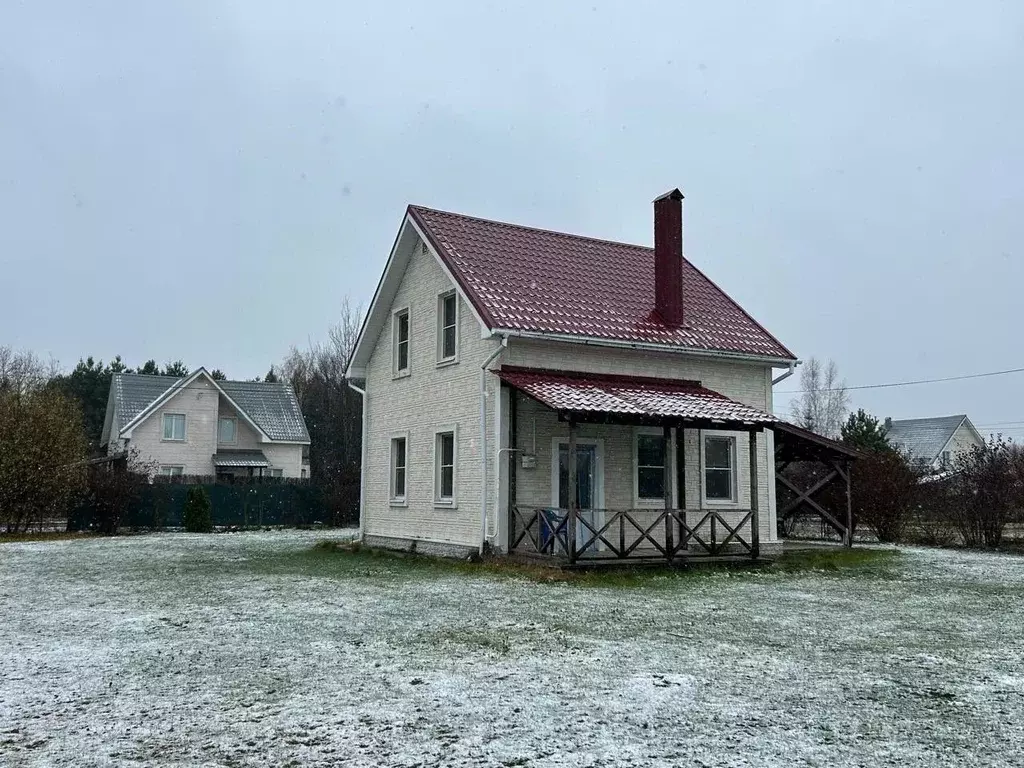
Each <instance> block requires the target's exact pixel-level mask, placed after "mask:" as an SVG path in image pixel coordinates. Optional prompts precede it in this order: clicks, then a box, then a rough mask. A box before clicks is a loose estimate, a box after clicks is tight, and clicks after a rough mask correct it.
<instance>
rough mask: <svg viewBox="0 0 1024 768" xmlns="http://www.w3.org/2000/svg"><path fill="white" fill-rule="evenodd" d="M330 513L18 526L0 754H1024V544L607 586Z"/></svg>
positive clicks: (609, 758) (662, 760)
mask: <svg viewBox="0 0 1024 768" xmlns="http://www.w3.org/2000/svg"><path fill="white" fill-rule="evenodd" d="M336 536H337V534H336V533H335V534H332V533H330V532H326V533H325V532H295V531H292V532H275V533H248V534H235V535H228V534H226V535H216V536H192V535H187V534H165V535H150V536H139V537H124V538H117V539H90V540H86V541H60V542H48V543H37V544H2V545H0V764H2V765H4V766H20V765H41V766H42V765H61V766H65V765H66V766H72V765H73V766H90V765H160V766H172V765H173V766H195V765H211V766H213V765H222V766H265V765H266V766H279V765H294V766H322V765H323V766H326V765H340V766H363V765H365V766H372V765H388V766H392V765H393V766H428V765H451V766H462V765H493V766H501V765H505V766H511V765H530V766H599V765H633V766H646V765H664V766H670V765H671V766H674V765H698V766H701V765H707V766H712V765H714V766H729V765H749V766H793V765H815V766H874V765H899V766H913V765H928V766H933V765H949V766H967V765H979V766H980V765H985V766H990V765H1011V764H1015V765H1021V764H1022V763H1021V761H1022V760H1024V758H1022V757H1021V755H1022V753H1021V745H1022V744H1024V559H1020V558H1014V557H1007V556H998V555H985V554H966V553H956V552H944V551H928V550H907V551H906V552H905V553H904V554H903V555H902V556H901V557H899V558H897V559H895V560H893V561H892V562H891V563H890V564H888V565H885V566H884V567H883V566H877V567H873V568H870V569H868V570H865V571H856V572H852V571H841V572H837V573H812V574H807V573H803V574H778V573H759V574H749V573H747V574H735V573H733V574H729V573H716V574H713V575H701V576H690V577H685V578H672V579H665V578H662V579H655V580H653V581H651V582H650V583H648V584H646V585H645V586H643V587H631V588H612V587H594V586H583V585H580V584H538V583H535V582H531V581H527V580H524V579H519V578H508V577H502V576H496V575H489V574H483V573H481V574H467V573H462V572H460V571H459V570H454V569H449V568H438V567H433V566H423V565H417V564H415V563H406V562H400V561H395V560H393V559H391V558H373V557H368V556H365V555H360V556H352V555H346V554H340V553H331V552H323V551H320V552H313V551H311V545H312V544H313V543H314V542H315V541H317V540H319V539H323V538H325V537H336Z"/></svg>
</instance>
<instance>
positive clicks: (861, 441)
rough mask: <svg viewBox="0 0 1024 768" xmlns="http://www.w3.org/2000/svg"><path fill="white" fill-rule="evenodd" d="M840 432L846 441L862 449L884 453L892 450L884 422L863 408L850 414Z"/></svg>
mask: <svg viewBox="0 0 1024 768" xmlns="http://www.w3.org/2000/svg"><path fill="white" fill-rule="evenodd" d="M840 433H841V434H842V438H843V442H844V443H847V444H848V445H852V446H853V447H854V448H859V449H860V450H862V451H868V452H870V453H884V452H886V451H891V450H892V446H890V445H889V440H888V439H887V438H886V436H885V429H884V427H883V426H882V424H881V423H880V422H879V421H878V419H876V418H875V417H874V416H872V415H871V414H869V413H867V412H865V411H864V409H863V408H859V409H858V410H857V412H856V413H851V414H850V417H849V418H848V419H847V420H846V423H845V424H843V426H842V428H841V430H840Z"/></svg>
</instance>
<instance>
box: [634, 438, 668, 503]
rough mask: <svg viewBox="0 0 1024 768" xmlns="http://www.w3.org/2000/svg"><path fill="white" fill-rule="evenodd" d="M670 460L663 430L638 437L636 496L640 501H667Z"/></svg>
mask: <svg viewBox="0 0 1024 768" xmlns="http://www.w3.org/2000/svg"><path fill="white" fill-rule="evenodd" d="M667 460H668V451H667V446H666V445H665V437H664V435H663V433H662V432H661V430H658V431H656V432H655V431H651V432H639V433H637V435H636V496H637V500H638V501H660V502H662V503H664V500H665V462H666V461H667Z"/></svg>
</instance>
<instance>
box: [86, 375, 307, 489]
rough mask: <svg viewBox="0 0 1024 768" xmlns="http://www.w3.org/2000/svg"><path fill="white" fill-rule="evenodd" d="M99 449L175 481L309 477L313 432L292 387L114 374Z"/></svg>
mask: <svg viewBox="0 0 1024 768" xmlns="http://www.w3.org/2000/svg"><path fill="white" fill-rule="evenodd" d="M101 443H102V444H103V445H106V446H107V453H108V454H111V455H113V454H116V453H121V452H123V451H125V450H128V449H130V448H134V449H136V450H138V452H139V456H140V458H141V459H143V460H144V461H147V462H149V463H152V464H153V465H154V467H155V471H156V472H158V473H159V474H163V475H169V476H180V475H203V476H213V475H216V476H219V477H226V476H231V477H235V476H268V477H296V478H302V477H306V476H307V474H308V464H307V463H306V461H305V460H304V458H303V455H304V453H305V452H306V451H307V450H308V446H309V433H308V432H307V431H306V424H305V421H304V420H303V417H302V412H301V410H300V409H299V404H298V401H297V400H296V399H295V393H294V392H293V391H292V388H291V385H289V384H283V383H277V382H254V381H216V380H214V379H213V377H212V376H210V374H209V373H207V371H206V369H205V368H200V369H199V370H197V371H195V372H194V373H193V374H191V375H190V376H186V377H184V378H175V377H172V376H150V375H146V374H137V373H115V374H114V376H113V379H112V380H111V382H110V394H109V396H108V398H107V412H106V416H105V418H104V423H103V435H102V437H101Z"/></svg>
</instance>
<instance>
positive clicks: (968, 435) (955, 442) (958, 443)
mask: <svg viewBox="0 0 1024 768" xmlns="http://www.w3.org/2000/svg"><path fill="white" fill-rule="evenodd" d="M982 444H983V441H982V442H979V441H978V438H977V437H975V435H974V432H972V431H971V428H970V427H968V426H967V425H966V424H961V425H960V426H959V427H957V430H956V432H954V433H953V437H952V438H950V441H949V443H948V444H947V445H946V447H945V448H944V449H943V450H946V451H949V454H950V459H952V460H954V461H955V460H956V457H957V454H961V453H967V452H968V451H970V450H971V448H974V447H975V446H978V445H982ZM934 466H935V467H936V469H938V468H941V466H942V452H941V451H940V452H939V455H938V456H937V457H936V459H935V462H934Z"/></svg>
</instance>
